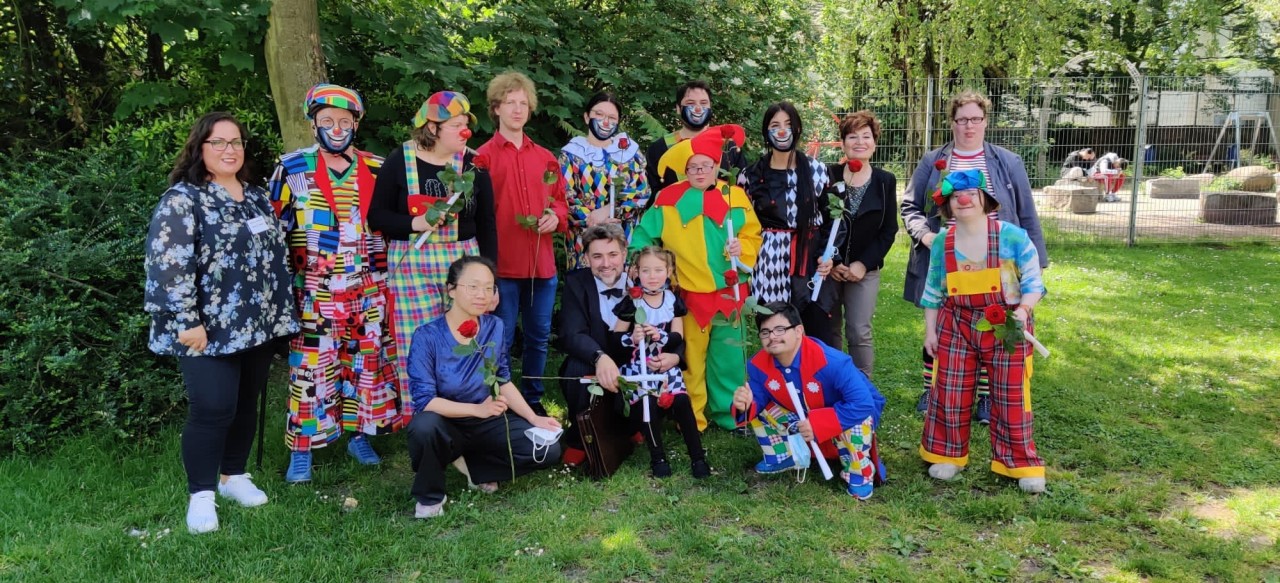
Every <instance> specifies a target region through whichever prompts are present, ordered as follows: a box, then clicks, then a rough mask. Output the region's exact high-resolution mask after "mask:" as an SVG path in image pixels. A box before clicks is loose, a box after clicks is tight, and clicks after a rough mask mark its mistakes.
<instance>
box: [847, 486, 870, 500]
mask: <svg viewBox="0 0 1280 583" xmlns="http://www.w3.org/2000/svg"><path fill="white" fill-rule="evenodd" d="M871 492H872V486H871V484H858V485H857V486H854V485H853V484H849V495H850V496H853V497H854V498H857V499H859V500H868V499H870V498H871Z"/></svg>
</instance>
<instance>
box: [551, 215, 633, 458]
mask: <svg viewBox="0 0 1280 583" xmlns="http://www.w3.org/2000/svg"><path fill="white" fill-rule="evenodd" d="M582 243H583V246H584V247H585V248H586V250H587V265H588V267H583V268H581V269H575V270H573V271H570V272H569V273H567V274H565V276H564V295H563V296H562V297H561V298H560V312H559V313H557V314H556V322H557V326H556V328H557V330H558V331H559V338H560V350H561V351H562V352H564V354H565V359H564V365H563V366H562V368H561V374H560V376H565V377H575V378H576V377H583V376H587V375H595V377H596V380H597V381H598V382H599V383H600V386H602V387H604V388H605V389H606V390H609V391H613V392H617V390H618V363H619V362H624V361H625V360H626V357H627V354H626V353H627V349H625V348H623V347H622V343H621V342H620V340H619V338H617V337H616V335H615V334H614V333H613V332H611V330H613V326H614V324H616V323H617V321H618V318H617V316H615V315H614V314H613V308H614V306H617V305H618V303H619V302H621V301H622V300H623V298H625V297H626V295H627V277H626V271H625V269H624V267H625V263H626V253H627V239H626V236H624V235H623V234H622V228H621V227H619V226H617V225H615V224H602V225H595V226H593V227H590V228H588V229H587V230H586V231H585V232H584V233H583V234H582ZM561 387H562V389H563V390H564V400H565V404H566V405H567V406H568V408H569V422H570V425H569V427H568V429H566V430H565V435H564V439H563V442H562V444H563V446H564V463H566V464H569V465H578V464H580V463H582V461H583V459H584V458H585V455H586V454H585V452H583V450H582V435H581V434H580V433H578V428H577V427H575V426H574V425H573V424H572V423H573V419H574V418H575V417H576V416H577V414H578V413H580V412H582V411H585V410H586V408H587V404H588V403H589V399H590V395H589V394H588V393H587V385H584V384H582V383H579V382H577V381H562V382H561ZM618 422H619V423H626V419H625V418H623V417H621V416H619V417H618Z"/></svg>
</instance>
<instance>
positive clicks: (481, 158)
mask: <svg viewBox="0 0 1280 583" xmlns="http://www.w3.org/2000/svg"><path fill="white" fill-rule="evenodd" d="M471 164H472V165H474V166H475V167H476V168H479V169H481V170H488V169H489V155H488V154H476V157H475V158H472V159H471Z"/></svg>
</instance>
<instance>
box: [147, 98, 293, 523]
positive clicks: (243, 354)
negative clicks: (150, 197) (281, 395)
mask: <svg viewBox="0 0 1280 583" xmlns="http://www.w3.org/2000/svg"><path fill="white" fill-rule="evenodd" d="M245 142H246V136H245V134H244V128H243V127H242V126H241V125H240V122H238V121H236V119H235V118H234V117H232V116H231V114H229V113H222V112H214V113H210V114H207V115H205V116H204V117H202V118H200V120H199V121H197V122H196V124H195V126H194V127H192V128H191V134H190V135H189V136H188V137H187V143H186V145H185V146H183V148H182V153H181V154H179V155H178V161H177V163H176V164H174V167H173V171H172V172H171V173H170V174H169V184H170V186H169V190H167V191H166V192H165V193H164V195H163V196H161V197H160V202H159V203H158V204H157V205H156V210H155V213H154V214H153V215H152V216H151V227H150V229H149V230H148V232H147V243H146V271H147V285H146V292H145V295H144V298H145V300H144V304H143V306H144V309H146V311H147V312H148V313H150V314H151V339H150V342H149V343H148V347H149V348H150V349H151V350H152V352H155V353H156V354H160V355H166V356H176V357H178V366H179V368H180V369H181V370H182V378H183V381H184V384H185V385H186V388H187V400H188V401H190V408H189V409H188V411H187V424H186V426H185V427H184V428H183V429H182V465H183V466H185V468H186V471H187V492H188V494H190V495H191V498H190V500H189V502H188V506H187V530H188V531H190V532H191V533H192V534H199V533H202V532H209V531H211V530H217V529H218V513H217V510H216V508H215V504H214V494H213V492H214V486H215V485H216V486H217V490H218V493H219V494H222V495H223V496H225V497H228V498H231V499H233V500H235V501H236V502H239V503H240V504H241V505H243V506H259V505H262V504H266V503H267V495H266V494H265V493H263V492H262V490H259V489H258V487H257V486H255V485H253V482H252V481H250V479H249V478H250V476H249V474H247V473H245V463H246V462H247V461H248V459H249V449H250V447H251V445H252V443H253V434H254V430H255V429H256V427H255V426H254V423H253V421H254V415H253V412H254V408H255V405H256V401H257V395H258V393H259V392H260V391H262V390H263V389H265V388H266V386H267V373H268V372H269V371H270V367H271V357H272V355H273V354H275V346H276V342H275V340H276V339H277V338H280V337H282V336H287V335H290V334H294V333H297V331H298V318H297V316H296V315H295V313H294V304H293V298H292V297H290V289H289V280H290V278H289V268H288V265H287V261H288V255H287V251H286V249H285V244H284V234H283V233H282V232H281V230H280V228H279V226H278V225H277V223H276V217H275V214H274V213H273V212H272V210H271V202H270V201H269V200H268V199H267V193H266V191H265V190H263V189H262V187H260V186H253V185H250V184H249V182H248V180H249V172H248V170H247V169H246V168H245V165H244V158H245V151H244V150H245ZM219 474H221V478H219Z"/></svg>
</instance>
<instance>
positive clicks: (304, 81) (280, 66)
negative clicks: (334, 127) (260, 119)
mask: <svg viewBox="0 0 1280 583" xmlns="http://www.w3.org/2000/svg"><path fill="white" fill-rule="evenodd" d="M267 21H268V28H267V41H266V46H265V53H266V59H267V75H268V76H269V77H270V79H271V96H272V98H273V99H275V102H276V116H277V117H279V118H280V136H281V137H282V138H283V139H284V149H285V151H286V152H288V151H292V150H295V149H297V148H302V147H305V146H309V145H311V144H313V143H315V138H314V137H313V135H312V133H311V123H310V122H308V121H307V118H306V116H305V115H303V111H302V102H303V100H304V99H306V96H307V90H308V89H310V88H311V86H312V85H315V84H316V83H322V82H324V81H325V80H327V79H328V75H327V74H326V72H325V63H324V52H323V51H322V50H321V48H320V13H319V10H318V8H317V5H316V0H275V2H274V3H273V4H272V6H271V14H270V16H268V18H267Z"/></svg>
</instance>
